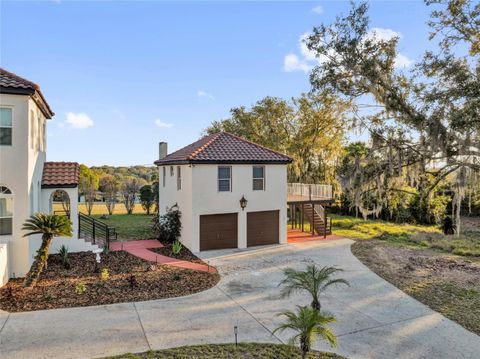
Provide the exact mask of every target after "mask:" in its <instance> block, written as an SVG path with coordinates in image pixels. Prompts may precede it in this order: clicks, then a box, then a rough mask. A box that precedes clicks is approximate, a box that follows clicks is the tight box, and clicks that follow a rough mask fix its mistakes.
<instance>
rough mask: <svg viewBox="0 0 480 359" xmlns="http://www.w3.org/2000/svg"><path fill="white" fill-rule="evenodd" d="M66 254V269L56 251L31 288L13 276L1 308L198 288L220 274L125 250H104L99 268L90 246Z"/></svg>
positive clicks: (0, 292)
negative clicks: (81, 290)
mask: <svg viewBox="0 0 480 359" xmlns="http://www.w3.org/2000/svg"><path fill="white" fill-rule="evenodd" d="M68 257H69V259H70V264H71V267H70V269H65V268H64V267H63V265H62V263H61V260H60V257H59V255H57V254H55V255H50V256H49V260H48V269H47V270H46V271H44V272H43V273H42V275H41V277H40V280H39V281H38V282H37V285H36V286H35V287H34V288H32V289H24V288H23V278H17V279H11V280H10V281H9V282H8V283H7V284H6V285H5V286H3V287H2V288H0V309H2V310H5V311H8V312H23V311H31V310H41V309H54V308H66V307H81V306H90V305H99V304H112V303H120V302H134V301H143V300H152V299H161V298H171V297H178V296H183V295H188V294H193V293H197V292H201V291H203V290H206V289H208V288H211V287H213V286H214V285H215V284H217V282H218V281H219V280H220V276H219V275H218V274H217V273H205V272H200V271H194V270H190V269H184V268H177V267H172V266H166V265H152V263H151V262H148V261H145V260H143V259H141V258H138V257H135V256H133V255H131V254H129V253H127V252H124V251H118V252H109V253H107V254H102V256H101V263H100V265H99V267H100V268H99V270H97V271H96V262H95V255H94V254H93V253H92V252H79V253H71V254H69V255H68ZM103 268H108V273H109V277H108V279H106V278H103V279H102V278H101V272H102V269H103ZM79 284H84V285H85V288H86V290H85V292H84V293H82V294H78V293H77V291H76V289H78V288H77V286H78V285H79Z"/></svg>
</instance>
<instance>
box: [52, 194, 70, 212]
mask: <svg viewBox="0 0 480 359" xmlns="http://www.w3.org/2000/svg"><path fill="white" fill-rule="evenodd" d="M50 203H51V208H52V214H57V215H60V216H67V217H70V197H69V195H68V193H67V192H65V191H64V190H63V189H57V190H56V191H55V192H53V193H52V195H51V196H50Z"/></svg>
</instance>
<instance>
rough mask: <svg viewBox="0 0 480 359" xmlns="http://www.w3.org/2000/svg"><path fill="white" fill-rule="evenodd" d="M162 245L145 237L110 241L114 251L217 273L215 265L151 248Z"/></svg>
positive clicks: (175, 265)
mask: <svg viewBox="0 0 480 359" xmlns="http://www.w3.org/2000/svg"><path fill="white" fill-rule="evenodd" d="M162 247H164V245H163V244H161V243H160V242H159V241H157V240H155V239H144V240H138V241H128V242H127V241H125V242H121V241H115V242H112V243H110V250H112V251H126V252H128V253H130V254H132V255H134V256H136V257H139V258H142V259H145V260H147V261H150V262H154V263H157V264H166V265H169V266H173V267H180V268H187V269H193V270H196V271H200V272H209V273H215V272H216V271H217V270H216V269H215V268H214V267H211V266H208V265H205V264H201V263H193V262H189V261H185V260H181V259H176V258H172V257H167V256H164V255H161V254H158V253H156V252H153V251H151V250H150V249H152V248H162Z"/></svg>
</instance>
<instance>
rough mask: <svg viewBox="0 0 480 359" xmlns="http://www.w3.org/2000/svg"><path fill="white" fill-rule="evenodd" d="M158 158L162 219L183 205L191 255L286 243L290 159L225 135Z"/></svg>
mask: <svg viewBox="0 0 480 359" xmlns="http://www.w3.org/2000/svg"><path fill="white" fill-rule="evenodd" d="M159 157H160V158H159V160H157V161H155V164H156V165H157V166H158V168H159V187H160V188H159V193H160V203H159V212H160V213H159V214H160V215H162V214H164V213H165V212H166V211H167V209H168V208H170V207H171V206H173V205H175V204H177V205H178V207H179V209H180V211H181V213H182V231H181V238H180V240H181V242H182V243H183V244H184V245H185V246H186V247H188V248H189V249H190V250H191V251H192V252H199V251H203V250H210V249H223V248H246V247H250V246H256V245H265V244H275V243H286V241H287V205H286V204H287V165H288V164H289V163H291V162H292V159H291V158H290V157H288V156H286V155H284V154H282V153H279V152H276V151H273V150H271V149H268V148H265V147H263V146H260V145H258V144H255V143H252V142H250V141H247V140H245V139H242V138H240V137H237V136H234V135H232V134H229V133H226V132H220V133H215V134H212V135H209V136H206V137H204V138H202V139H200V140H198V141H197V142H194V143H192V144H190V145H188V146H186V147H184V148H182V149H180V150H178V151H176V152H173V153H171V154H167V144H166V143H165V142H162V143H160V156H159Z"/></svg>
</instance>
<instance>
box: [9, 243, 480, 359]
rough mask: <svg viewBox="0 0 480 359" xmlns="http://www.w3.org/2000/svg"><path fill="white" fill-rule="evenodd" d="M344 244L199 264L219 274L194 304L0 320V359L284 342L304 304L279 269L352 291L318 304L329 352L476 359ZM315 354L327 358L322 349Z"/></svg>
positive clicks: (452, 329) (468, 337)
mask: <svg viewBox="0 0 480 359" xmlns="http://www.w3.org/2000/svg"><path fill="white" fill-rule="evenodd" d="M350 245H351V241H349V240H346V239H338V240H326V241H307V242H303V243H296V244H288V245H283V246H272V247H264V248H257V249H250V250H226V251H212V252H208V253H206V254H204V255H203V257H204V258H205V260H207V261H209V262H210V263H211V264H212V265H215V266H217V268H218V269H219V271H220V273H221V274H222V280H221V281H220V283H219V284H218V285H217V286H216V287H214V288H212V289H209V290H207V291H205V292H202V293H198V294H195V295H191V296H187V297H182V298H172V299H163V300H155V301H148V302H139V303H123V304H113V305H104V306H97V307H86V308H73V309H59V310H45V311H38V312H29V313H18V314H8V313H0V358H2V359H3V358H8V359H10V358H12V359H16V358H93V357H101V356H105V355H113V354H120V353H125V352H140V351H145V350H149V349H159V348H167V347H174V346H179V345H187V344H197V343H221V342H232V341H233V340H234V336H233V327H234V326H238V331H239V339H240V340H241V341H257V342H274V343H279V342H286V341H287V340H288V338H289V333H287V332H286V333H283V334H281V335H278V334H277V335H272V330H273V329H274V328H275V327H276V326H277V325H278V324H279V322H280V320H281V318H278V317H276V315H275V314H276V313H278V312H279V311H281V310H285V309H292V308H294V306H295V304H307V303H308V301H309V300H308V297H307V296H304V295H297V296H295V297H292V298H290V299H282V298H280V297H279V288H278V287H277V284H278V283H279V281H280V280H281V278H282V272H281V271H282V269H284V268H286V267H296V268H303V267H304V266H305V265H307V264H309V263H316V264H318V265H321V266H323V265H337V266H340V267H342V268H344V269H345V272H344V273H343V276H344V277H345V278H346V279H348V280H349V281H350V282H351V284H352V285H351V286H350V287H348V288H346V287H339V288H336V289H334V290H332V291H330V292H329V294H328V295H326V296H325V297H324V298H323V300H322V305H323V306H324V308H325V309H327V310H329V311H331V312H333V313H334V314H335V315H336V316H337V319H338V323H336V324H334V325H333V330H334V331H335V333H336V334H337V335H338V337H339V347H338V348H337V349H336V350H335V351H336V352H338V353H340V354H343V355H345V356H347V357H349V358H388V359H390V358H405V359H406V358H408V359H411V358H435V359H437V358H448V359H454V358H471V359H473V358H478V353H480V337H478V336H477V335H475V334H473V333H471V332H469V331H467V330H465V329H463V328H462V327H461V326H459V325H457V324H455V323H454V322H452V321H450V320H448V319H446V318H444V317H443V316H442V315H440V314H438V313H436V312H434V311H432V310H431V309H429V308H428V307H426V306H424V305H422V304H421V303H419V302H417V301H416V300H414V299H412V298H410V297H409V296H407V295H406V294H404V293H403V292H401V291H399V290H398V289H396V288H395V287H393V286H392V285H390V284H389V283H387V282H385V281H384V280H383V279H381V278H379V277H378V276H377V275H375V274H374V273H372V272H371V271H370V270H368V268H366V267H365V266H364V265H363V264H362V263H360V262H359V261H358V260H357V259H356V258H355V257H354V256H353V255H352V254H351V252H350ZM315 347H316V348H317V349H323V350H331V349H330V348H329V347H328V346H327V345H326V344H325V343H318V344H317V345H316V346H315Z"/></svg>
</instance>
